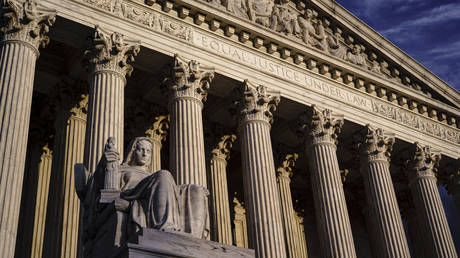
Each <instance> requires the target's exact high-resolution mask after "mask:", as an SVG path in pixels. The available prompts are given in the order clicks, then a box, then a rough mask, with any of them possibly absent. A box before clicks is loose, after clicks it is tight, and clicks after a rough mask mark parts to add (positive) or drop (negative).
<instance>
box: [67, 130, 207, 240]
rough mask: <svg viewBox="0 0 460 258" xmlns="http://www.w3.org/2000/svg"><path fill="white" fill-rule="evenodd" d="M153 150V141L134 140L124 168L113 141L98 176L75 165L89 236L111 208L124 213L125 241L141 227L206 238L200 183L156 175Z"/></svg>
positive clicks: (161, 172)
mask: <svg viewBox="0 0 460 258" xmlns="http://www.w3.org/2000/svg"><path fill="white" fill-rule="evenodd" d="M152 151H153V143H152V141H151V139H149V138H147V137H136V138H134V139H133V140H132V141H131V143H130V144H129V147H128V149H127V151H126V153H127V154H126V157H125V159H124V161H123V162H122V163H120V157H119V156H120V154H119V152H118V150H117V149H116V146H114V139H113V138H112V137H111V138H109V139H108V141H107V144H106V146H105V149H104V153H103V156H102V158H101V160H100V162H99V163H98V166H97V168H96V171H94V172H93V173H91V174H88V173H87V172H86V170H85V169H84V167H83V166H82V164H77V165H76V166H75V183H76V191H77V194H78V196H79V198H80V200H81V201H82V202H83V203H84V208H85V216H84V217H85V221H84V230H85V233H86V234H87V235H89V234H91V232H94V231H97V230H98V228H94V227H97V225H99V224H98V222H97V221H98V220H100V218H98V217H101V216H102V215H101V214H102V213H104V209H105V208H104V207H105V206H108V205H112V206H114V207H115V210H116V212H119V213H123V214H125V215H124V217H123V218H125V220H126V221H124V222H123V224H125V225H127V226H126V227H125V229H124V231H125V232H120V234H121V235H124V236H126V238H127V239H129V238H131V237H132V236H133V235H135V234H137V233H138V232H139V231H140V230H141V229H142V228H153V229H158V230H161V231H167V232H172V233H181V234H185V235H188V236H191V237H195V238H201V239H207V238H208V236H209V219H208V216H209V215H208V199H207V196H208V195H209V193H208V191H207V189H206V188H205V187H203V186H200V185H196V184H184V185H176V183H175V181H174V178H173V176H172V175H171V173H170V172H169V171H167V170H159V171H152V168H151V166H152V165H151V160H150V159H151V157H152ZM84 238H85V237H84ZM86 238H91V236H86Z"/></svg>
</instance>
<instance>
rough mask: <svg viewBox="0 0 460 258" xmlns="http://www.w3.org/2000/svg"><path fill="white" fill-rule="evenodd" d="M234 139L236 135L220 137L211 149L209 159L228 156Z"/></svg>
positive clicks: (225, 158)
mask: <svg viewBox="0 0 460 258" xmlns="http://www.w3.org/2000/svg"><path fill="white" fill-rule="evenodd" d="M235 140H236V135H234V134H229V135H224V136H222V137H221V138H220V140H219V142H218V143H217V146H216V148H214V149H212V150H211V159H224V160H228V159H229V158H230V150H231V149H232V146H233V143H234V142H235Z"/></svg>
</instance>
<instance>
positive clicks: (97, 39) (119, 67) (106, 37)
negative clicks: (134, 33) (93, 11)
mask: <svg viewBox="0 0 460 258" xmlns="http://www.w3.org/2000/svg"><path fill="white" fill-rule="evenodd" d="M91 41H92V42H91V45H90V47H89V49H88V50H87V51H86V52H85V55H86V56H87V58H88V59H89V62H90V65H91V66H92V68H93V69H91V70H92V71H93V72H95V73H97V72H101V71H110V72H115V73H118V74H120V75H121V76H122V77H123V78H125V76H126V75H127V76H130V75H131V73H132V71H133V67H132V66H131V65H130V64H129V62H134V57H135V56H137V54H138V53H139V51H140V42H139V41H134V40H129V39H126V38H125V37H124V36H123V35H122V34H120V33H118V32H113V33H111V34H110V33H109V32H107V31H105V30H103V29H102V28H100V27H99V26H96V27H95V29H94V34H93V37H92V39H91Z"/></svg>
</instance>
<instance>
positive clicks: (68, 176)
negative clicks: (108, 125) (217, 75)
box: [44, 85, 88, 257]
mask: <svg viewBox="0 0 460 258" xmlns="http://www.w3.org/2000/svg"><path fill="white" fill-rule="evenodd" d="M61 86H62V85H61ZM69 86H70V85H69ZM72 86H73V87H75V85H72ZM75 88H76V87H75ZM71 89H72V87H70V88H68V89H67V90H65V89H62V88H61V89H58V90H63V91H64V92H65V93H67V94H68V95H67V96H63V98H61V99H60V100H57V102H60V103H59V104H58V105H59V106H60V107H61V108H62V110H60V112H59V113H58V116H57V119H56V137H55V152H54V153H55V155H54V160H53V164H54V165H53V169H52V177H51V184H50V198H49V206H48V213H47V223H46V224H47V226H46V234H47V236H46V237H45V240H46V243H45V249H46V250H45V253H44V254H46V255H45V256H46V257H76V255H77V247H78V237H79V236H78V233H79V229H78V228H79V220H80V200H79V199H78V196H77V194H76V191H75V182H74V165H75V164H76V163H81V162H83V153H84V146H85V131H86V113H87V108H88V107H87V104H88V95H82V94H79V92H78V91H75V92H72V91H71ZM72 93H73V96H69V95H71V94H72ZM63 101H64V102H63Z"/></svg>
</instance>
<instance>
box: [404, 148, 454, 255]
mask: <svg viewBox="0 0 460 258" xmlns="http://www.w3.org/2000/svg"><path fill="white" fill-rule="evenodd" d="M413 148H414V150H413V151H412V153H413V156H412V157H411V158H410V159H409V161H408V170H409V172H408V178H409V187H410V188H411V191H412V196H413V199H414V205H415V210H416V212H417V216H420V217H418V221H419V222H420V224H419V227H420V231H421V238H422V242H423V245H424V247H425V248H424V249H425V252H426V257H457V252H456V251H455V246H454V242H453V240H452V235H451V234H450V229H449V225H448V224H447V219H446V214H445V213H444V208H443V206H442V202H441V197H440V196H439V192H438V188H437V182H436V181H437V180H436V176H435V173H436V172H437V166H438V165H439V160H440V159H441V155H440V154H439V153H436V152H433V151H432V150H431V148H430V147H429V146H423V145H420V144H419V143H415V144H414V145H413Z"/></svg>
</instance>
